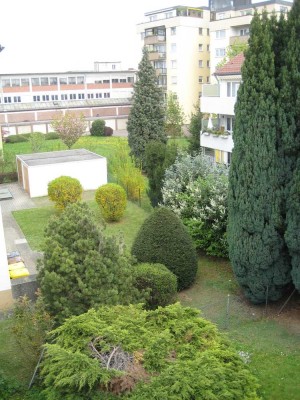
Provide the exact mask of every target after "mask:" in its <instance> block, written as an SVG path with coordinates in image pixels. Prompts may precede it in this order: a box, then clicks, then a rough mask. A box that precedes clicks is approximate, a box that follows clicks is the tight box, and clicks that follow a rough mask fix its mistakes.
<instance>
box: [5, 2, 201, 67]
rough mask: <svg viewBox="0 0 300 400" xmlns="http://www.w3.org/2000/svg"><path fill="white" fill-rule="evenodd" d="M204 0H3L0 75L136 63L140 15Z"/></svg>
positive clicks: (141, 16) (138, 57)
mask: <svg viewBox="0 0 300 400" xmlns="http://www.w3.org/2000/svg"><path fill="white" fill-rule="evenodd" d="M201 4H205V0H200V1H199V0H188V1H185V2H182V1H176V0H127V1H126V0H107V1H105V0H104V1H103V0H84V1H82V0H78V1H74V0H1V20H0V44H1V46H3V47H5V48H4V50H3V51H2V52H1V53H0V74H4V73H8V74H10V73H26V72H33V73H34V72H65V71H78V70H85V71H89V70H93V68H94V61H121V62H122V67H123V69H127V68H129V67H131V68H137V67H138V63H139V61H140V59H141V54H142V53H141V40H140V38H139V35H138V34H137V24H139V23H141V22H144V21H145V16H144V14H145V13H146V12H149V11H155V10H160V9H162V8H165V7H169V6H177V5H188V6H200V5H201Z"/></svg>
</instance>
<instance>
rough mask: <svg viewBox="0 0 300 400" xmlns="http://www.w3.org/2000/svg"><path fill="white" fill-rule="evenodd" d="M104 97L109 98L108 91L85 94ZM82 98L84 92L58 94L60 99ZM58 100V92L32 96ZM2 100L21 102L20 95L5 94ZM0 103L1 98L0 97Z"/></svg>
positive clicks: (88, 96) (6, 102)
mask: <svg viewBox="0 0 300 400" xmlns="http://www.w3.org/2000/svg"><path fill="white" fill-rule="evenodd" d="M102 97H103V98H104V99H107V98H110V93H109V92H107V93H88V94H87V99H102ZM77 99H78V100H84V99H85V94H84V93H71V94H69V95H68V94H61V95H60V100H77ZM57 100H59V96H58V94H52V95H49V94H43V95H36V96H33V101H34V102H37V101H57ZM3 102H4V103H5V104H9V103H21V102H22V100H21V96H5V97H3ZM0 103H1V99H0Z"/></svg>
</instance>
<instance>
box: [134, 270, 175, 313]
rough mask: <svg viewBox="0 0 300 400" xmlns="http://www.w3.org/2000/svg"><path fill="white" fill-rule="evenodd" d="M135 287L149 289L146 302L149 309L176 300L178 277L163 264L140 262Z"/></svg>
mask: <svg viewBox="0 0 300 400" xmlns="http://www.w3.org/2000/svg"><path fill="white" fill-rule="evenodd" d="M134 275H135V287H136V288H137V289H138V290H139V291H141V292H142V291H143V290H147V289H148V290H149V298H148V299H147V302H146V305H145V306H146V308H147V309H148V310H154V309H155V308H157V307H158V306H162V307H165V306H167V305H169V304H172V303H174V302H175V300H176V295H177V278H176V276H175V275H174V274H173V273H172V272H171V271H170V270H169V269H168V268H167V267H166V266H164V265H163V264H149V263H144V264H138V265H137V266H136V268H135V272H134Z"/></svg>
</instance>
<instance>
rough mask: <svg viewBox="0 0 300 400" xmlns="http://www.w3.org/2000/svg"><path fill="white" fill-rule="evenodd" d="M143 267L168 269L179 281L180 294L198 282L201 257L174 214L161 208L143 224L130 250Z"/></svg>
mask: <svg viewBox="0 0 300 400" xmlns="http://www.w3.org/2000/svg"><path fill="white" fill-rule="evenodd" d="M131 252H132V254H133V255H134V256H135V257H136V258H137V260H138V261H139V262H141V263H143V262H144V263H159V264H163V265H165V266H166V267H167V268H168V269H169V270H170V271H171V272H173V273H174V274H175V275H176V276H177V279H178V290H182V289H185V288H188V287H189V286H190V285H191V284H192V283H193V282H194V280H195V277H196V273H197V267H198V256H197V252H196V250H195V247H194V244H193V241H192V238H191V237H190V235H189V233H188V231H187V230H186V228H185V226H184V225H183V223H182V222H181V220H180V219H179V218H178V217H177V215H175V214H174V213H173V211H171V210H169V209H167V208H164V207H159V208H156V209H155V210H154V211H153V213H152V214H151V215H150V216H149V217H148V218H147V219H146V220H145V221H144V223H143V225H142V226H141V228H140V230H139V232H138V234H137V236H136V238H135V240H134V243H133V246H132V249H131Z"/></svg>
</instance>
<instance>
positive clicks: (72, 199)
mask: <svg viewBox="0 0 300 400" xmlns="http://www.w3.org/2000/svg"><path fill="white" fill-rule="evenodd" d="M82 192H83V189H82V186H81V184H80V182H79V180H78V179H76V178H71V177H70V176H60V177H59V178H56V179H54V180H53V181H51V182H49V184H48V196H49V199H50V200H52V201H53V202H54V203H55V207H56V208H58V209H59V210H64V209H65V207H66V206H67V205H68V204H70V203H76V202H77V201H80V200H81V196H82Z"/></svg>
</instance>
